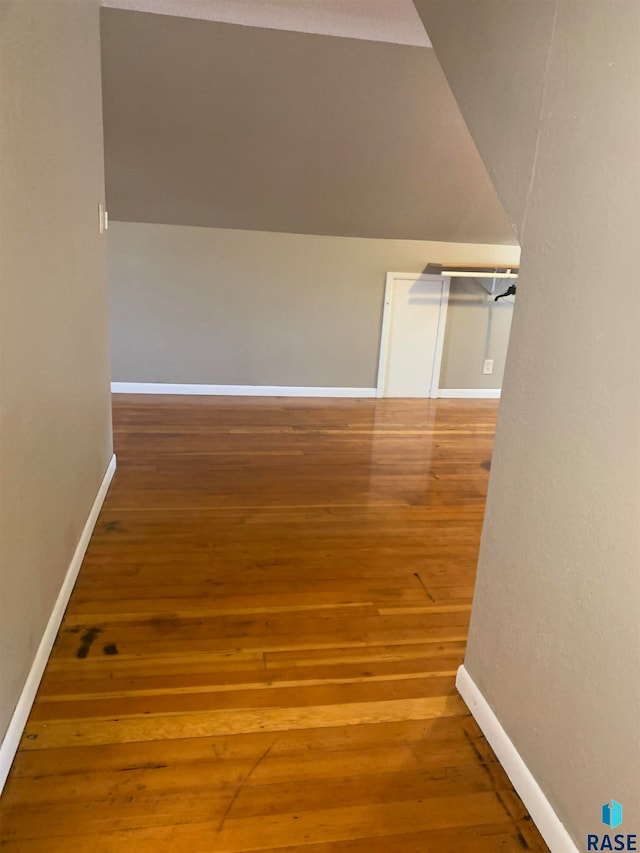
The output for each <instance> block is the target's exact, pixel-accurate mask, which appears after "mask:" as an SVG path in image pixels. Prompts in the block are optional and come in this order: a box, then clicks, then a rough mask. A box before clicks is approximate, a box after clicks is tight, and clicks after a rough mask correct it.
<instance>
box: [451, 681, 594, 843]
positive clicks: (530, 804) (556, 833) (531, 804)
mask: <svg viewBox="0 0 640 853" xmlns="http://www.w3.org/2000/svg"><path fill="white" fill-rule="evenodd" d="M456 687H457V688H458V692H459V693H460V695H461V696H462V698H463V699H464V701H465V703H466V705H467V707H468V708H469V710H470V711H471V713H472V714H473V716H474V718H475V721H476V722H477V724H478V725H479V726H480V729H481V730H482V733H483V734H484V736H485V737H486V739H487V741H488V742H489V745H490V746H491V748H492V749H493V751H494V752H495V754H496V756H497V758H498V761H499V762H500V764H501V765H502V767H503V768H504V770H505V772H506V774H507V776H508V777H509V779H510V780H511V782H512V784H513V787H514V788H515V789H516V791H517V792H518V794H519V795H520V799H521V800H522V802H523V803H524V804H525V806H526V807H527V809H528V811H529V814H530V815H531V819H532V820H533V822H534V823H535V825H536V826H537V827H538V830H539V831H540V834H541V835H542V837H543V838H544V840H545V841H546V842H547V844H548V846H549V849H550V850H551V853H579V851H578V848H577V847H576V844H575V842H574V841H573V839H572V838H571V836H570V835H569V833H568V832H567V830H566V828H565V826H564V824H563V823H562V821H561V820H560V818H559V817H558V815H557V814H556V812H555V811H554V809H553V806H552V805H551V803H550V802H549V800H548V799H547V797H546V795H545V793H544V791H543V790H542V788H541V787H540V785H539V784H538V783H537V782H536V779H535V777H534V776H533V774H532V773H531V771H530V770H529V768H528V767H527V765H526V764H525V762H524V760H523V759H522V756H521V755H520V753H519V752H518V750H517V749H516V748H515V746H514V745H513V743H512V742H511V740H510V738H509V735H508V734H507V733H506V731H505V730H504V728H503V727H502V723H501V722H500V720H499V719H498V717H497V716H496V712H495V711H494V710H493V708H492V707H491V706H490V705H489V703H488V702H487V700H486V699H485V698H484V696H483V695H482V693H481V692H480V689H479V688H478V686H477V684H476V683H475V681H474V680H473V679H472V678H471V676H470V675H469V673H468V672H467V670H466V668H465V667H464V665H463V666H461V667H460V668H459V669H458V676H457V678H456Z"/></svg>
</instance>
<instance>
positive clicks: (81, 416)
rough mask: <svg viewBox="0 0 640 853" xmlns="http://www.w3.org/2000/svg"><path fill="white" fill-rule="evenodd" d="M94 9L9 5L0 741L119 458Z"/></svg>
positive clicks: (5, 36) (2, 34) (78, 3)
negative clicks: (101, 220)
mask: <svg viewBox="0 0 640 853" xmlns="http://www.w3.org/2000/svg"><path fill="white" fill-rule="evenodd" d="M99 60H100V56H99V30H98V2H97V0H95V2H94V0H56V1H55V2H52V0H29V2H24V0H1V2H0V77H1V79H2V87H1V88H0V120H1V126H0V185H1V186H2V194H1V195H0V255H1V263H2V270H1V278H0V434H1V443H0V471H1V472H2V475H1V478H0V587H1V588H0V681H1V685H2V689H1V690H0V735H4V733H5V731H6V728H7V725H8V722H9V719H10V717H11V714H12V712H13V710H14V707H15V704H16V702H17V700H18V697H19V695H20V691H21V690H22V687H23V685H24V682H25V679H26V677H27V674H28V672H29V669H30V667H31V664H32V662H33V658H34V655H35V652H36V650H37V648H38V644H39V642H40V640H41V637H42V634H43V630H44V628H45V625H46V623H47V620H48V618H49V615H50V613H51V610H52V607H53V604H54V602H55V600H56V597H57V595H58V591H59V589H60V586H61V584H62V581H63V578H64V576H65V572H66V569H67V567H68V565H69V562H70V559H71V557H72V555H73V552H74V550H75V548H76V545H77V543H78V540H79V537H80V533H81V531H82V528H83V526H84V523H85V521H86V519H87V516H88V514H89V511H90V509H91V505H92V502H93V500H94V498H95V496H96V492H97V490H98V487H99V485H100V482H101V479H102V477H103V474H104V472H105V469H106V466H107V464H108V461H109V458H110V456H111V452H112V450H111V426H110V401H109V394H108V384H107V383H108V375H109V367H108V331H107V287H106V268H105V241H104V239H103V238H102V237H100V236H99V234H98V217H97V209H98V202H99V201H101V200H102V199H103V197H104V182H103V156H102V126H101V114H100V64H99Z"/></svg>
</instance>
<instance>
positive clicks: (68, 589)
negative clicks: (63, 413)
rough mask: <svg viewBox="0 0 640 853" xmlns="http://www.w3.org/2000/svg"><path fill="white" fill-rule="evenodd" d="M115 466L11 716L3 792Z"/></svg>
mask: <svg viewBox="0 0 640 853" xmlns="http://www.w3.org/2000/svg"><path fill="white" fill-rule="evenodd" d="M115 470H116V457H115V455H114V456H112V457H111V460H110V462H109V465H108V466H107V470H106V472H105V475H104V477H103V478H102V483H101V484H100V488H99V489H98V494H97V495H96V498H95V500H94V502H93V506H92V507H91V511H90V512H89V516H88V518H87V520H86V522H85V525H84V528H83V530H82V533H81V535H80V540H79V541H78V544H77V546H76V550H75V552H74V554H73V557H72V558H71V562H70V563H69V568H68V569H67V573H66V575H65V578H64V581H63V582H62V587H61V588H60V592H59V593H58V598H57V599H56V603H55V604H54V606H53V610H52V611H51V616H50V617H49V621H48V622H47V627H46V628H45V629H44V634H43V635H42V639H41V640H40V645H39V646H38V651H37V652H36V655H35V657H34V659H33V663H32V664H31V669H30V670H29V675H28V676H27V680H26V682H25V685H24V687H23V688H22V693H21V694H20V698H19V699H18V704H17V705H16V708H15V711H14V712H13V716H12V717H11V721H10V723H9V727H8V729H7V731H6V734H5V736H4V739H3V741H2V746H0V792H1V791H2V789H3V787H4V783H5V782H6V780H7V776H8V775H9V771H10V770H11V765H12V763H13V759H14V756H15V754H16V751H17V749H18V746H19V745H20V738H21V737H22V732H23V731H24V727H25V725H26V723H27V719H28V717H29V712H30V711H31V706H32V705H33V700H34V699H35V698H36V693H37V692H38V687H39V685H40V679H41V678H42V674H43V672H44V669H45V667H46V665H47V661H48V660H49V655H50V654H51V649H52V647H53V644H54V642H55V639H56V635H57V633H58V628H59V627H60V623H61V622H62V617H63V616H64V611H65V609H66V607H67V604H68V603H69V598H70V597H71V593H72V592H73V587H74V584H75V582H76V579H77V577H78V572H79V571H80V567H81V565H82V560H83V558H84V554H85V551H86V550H87V547H88V545H89V540H90V539H91V534H92V533H93V528H94V526H95V523H96V521H97V520H98V515H99V514H100V510H101V508H102V504H103V502H104V499H105V497H106V494H107V491H108V489H109V485H110V483H111V480H112V479H113V475H114V473H115Z"/></svg>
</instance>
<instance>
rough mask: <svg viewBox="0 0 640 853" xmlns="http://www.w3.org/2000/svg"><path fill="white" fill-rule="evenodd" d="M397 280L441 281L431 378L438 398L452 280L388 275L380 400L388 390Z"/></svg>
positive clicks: (410, 275) (404, 274) (401, 273)
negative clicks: (386, 387)
mask: <svg viewBox="0 0 640 853" xmlns="http://www.w3.org/2000/svg"><path fill="white" fill-rule="evenodd" d="M396 281H414V282H415V281H432V282H436V281H441V282H442V290H441V293H440V313H439V315H438V329H437V331H436V342H435V355H434V360H433V373H432V375H431V388H430V389H429V394H428V395H427V396H429V397H437V396H439V395H438V385H439V384H440V366H441V364H442V351H443V348H444V330H445V326H446V321H447V306H448V304H449V286H450V282H451V279H450V277H448V276H443V275H428V274H425V273H406V272H388V273H387V277H386V281H385V288H384V307H383V310H382V328H381V330H380V357H379V359H378V381H377V385H376V393H375V396H376V397H384V389H385V385H386V381H387V367H388V364H387V362H388V353H389V344H390V339H391V317H392V315H393V308H394V305H393V295H394V284H395V282H396Z"/></svg>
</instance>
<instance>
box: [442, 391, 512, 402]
mask: <svg viewBox="0 0 640 853" xmlns="http://www.w3.org/2000/svg"><path fill="white" fill-rule="evenodd" d="M438 397H450V398H453V399H455V398H460V399H470V400H473V399H478V400H497V399H498V398H499V397H500V388H440V389H439V391H438Z"/></svg>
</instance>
